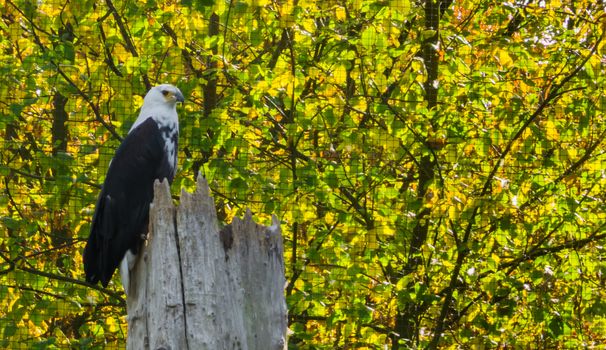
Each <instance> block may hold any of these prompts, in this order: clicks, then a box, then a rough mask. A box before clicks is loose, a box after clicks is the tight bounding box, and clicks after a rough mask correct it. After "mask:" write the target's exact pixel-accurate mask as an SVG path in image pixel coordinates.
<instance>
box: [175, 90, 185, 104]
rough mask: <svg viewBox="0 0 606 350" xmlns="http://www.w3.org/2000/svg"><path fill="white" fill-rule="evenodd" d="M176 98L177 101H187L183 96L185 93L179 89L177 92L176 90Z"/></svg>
mask: <svg viewBox="0 0 606 350" xmlns="http://www.w3.org/2000/svg"><path fill="white" fill-rule="evenodd" d="M175 99H176V100H177V102H181V103H183V102H185V97H183V93H181V90H179V89H177V92H175Z"/></svg>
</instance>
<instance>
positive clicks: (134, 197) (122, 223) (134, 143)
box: [83, 84, 184, 295]
mask: <svg viewBox="0 0 606 350" xmlns="http://www.w3.org/2000/svg"><path fill="white" fill-rule="evenodd" d="M183 101H184V98H183V94H182V93H181V91H180V90H179V89H178V88H177V87H175V86H173V85H169V84H162V85H158V86H155V87H153V88H151V89H150V90H149V91H148V93H147V95H145V98H144V99H143V106H142V107H141V111H140V113H139V117H138V118H137V119H136V120H135V123H134V124H133V125H132V127H131V128H130V131H129V132H128V135H127V136H126V137H125V138H124V140H123V141H122V144H120V146H119V147H118V149H117V151H116V154H115V155H114V157H113V159H112V160H111V161H110V164H109V169H108V171H107V175H106V177H105V182H104V183H103V187H102V188H101V192H100V194H99V197H98V199H97V205H96V208H95V213H94V215H93V220H92V225H91V230H90V236H89V237H88V241H87V243H86V247H85V248H84V254H83V262H84V272H85V275H86V281H87V282H88V283H91V284H93V285H94V284H97V283H98V282H101V284H102V285H103V286H104V287H107V285H108V283H109V281H110V280H111V278H112V275H113V274H114V271H115V270H116V268H118V266H120V274H121V276H122V286H123V288H124V291H125V293H126V294H127V295H128V287H129V283H130V279H129V271H130V269H132V267H133V265H134V263H135V256H136V254H137V253H138V251H139V249H140V247H141V244H142V242H143V240H144V239H145V237H146V235H147V229H148V220H149V205H150V203H151V202H152V201H153V198H154V189H153V185H154V181H155V180H156V179H158V180H160V181H162V180H163V179H168V182H169V183H171V182H172V180H173V178H174V176H175V170H176V167H177V145H178V138H179V119H178V116H177V107H176V105H177V102H183Z"/></svg>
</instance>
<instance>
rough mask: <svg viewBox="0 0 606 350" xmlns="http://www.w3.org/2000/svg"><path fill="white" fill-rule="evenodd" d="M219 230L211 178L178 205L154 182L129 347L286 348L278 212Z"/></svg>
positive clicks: (135, 279)
mask: <svg viewBox="0 0 606 350" xmlns="http://www.w3.org/2000/svg"><path fill="white" fill-rule="evenodd" d="M272 221H273V223H272V226H270V227H265V226H261V225H258V224H256V223H255V222H253V221H252V215H251V213H250V211H247V213H246V215H245V217H244V220H240V219H237V218H236V219H234V221H233V222H232V223H231V224H230V225H228V226H226V227H224V228H223V229H219V225H218V221H217V214H216V211H215V206H214V202H213V199H212V197H210V195H209V188H208V184H207V182H206V180H205V179H204V178H203V177H202V176H199V177H198V183H197V190H196V192H195V193H193V194H190V193H187V192H185V191H182V193H181V204H180V205H179V206H178V207H177V208H175V207H174V206H173V203H172V200H171V196H170V189H169V186H168V183H167V182H166V181H164V182H161V183H160V182H158V181H156V183H155V184H154V202H153V203H152V205H151V209H150V226H149V236H148V240H147V244H146V245H145V246H144V247H143V248H142V249H141V252H140V254H139V255H138V261H137V263H136V265H135V267H134V268H133V270H132V271H131V274H130V275H131V282H130V288H129V291H130V294H129V295H128V297H127V309H128V327H129V332H128V341H127V349H131V350H138V349H172V350H181V349H191V350H204V349H213V350H215V349H229V350H232V349H244V350H248V349H250V350H255V349H259V350H266V349H269V350H271V349H285V348H286V331H287V309H286V302H285V298H284V286H285V277H284V257H283V244H282V236H281V233H280V226H279V222H278V220H277V218H276V217H275V216H274V217H273V219H272Z"/></svg>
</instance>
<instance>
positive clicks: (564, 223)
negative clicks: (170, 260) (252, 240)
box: [0, 0, 606, 349]
mask: <svg viewBox="0 0 606 350" xmlns="http://www.w3.org/2000/svg"><path fill="white" fill-rule="evenodd" d="M419 5H422V6H419ZM441 5H442V6H441V7H440V6H436V5H435V4H434V3H433V2H432V1H429V0H428V1H425V2H420V3H413V2H409V1H373V0H355V1H354V0H352V1H349V0H347V1H341V2H335V1H325V2H319V1H308V0H303V1H282V2H270V1H267V0H254V1H204V2H198V1H181V2H178V1H177V2H175V1H172V2H171V1H168V2H158V1H148V2H146V3H138V2H126V1H124V2H122V1H121V2H119V1H115V2H114V1H110V0H105V1H85V0H80V1H70V2H61V3H59V2H53V1H50V2H47V1H42V2H40V1H39V2H34V1H28V0H11V1H5V2H3V3H1V4H0V7H1V8H2V13H3V15H2V17H1V19H0V32H1V34H2V35H0V56H1V57H0V72H1V74H0V135H1V136H2V139H3V140H4V141H3V142H2V144H1V145H2V146H1V147H2V148H1V149H2V152H1V153H0V180H2V181H1V182H0V186H1V187H2V191H1V193H0V228H1V230H0V305H2V306H1V307H0V315H1V319H2V322H0V339H1V340H0V347H3V348H4V347H8V348H28V349H30V348H50V349H52V348H86V349H88V348H92V349H96V348H99V349H101V348H118V347H122V346H123V344H124V340H125V337H126V332H127V327H126V318H125V307H124V298H123V296H122V290H121V287H120V286H119V283H117V282H116V283H112V284H111V285H110V286H109V288H108V289H104V288H99V287H97V288H95V289H92V288H90V287H88V286H86V285H85V284H84V283H83V282H82V277H83V272H82V268H81V255H80V253H81V251H82V249H83V246H84V241H85V239H86V237H87V235H88V231H89V228H90V219H91V216H92V212H93V210H94V207H93V206H94V203H95V199H96V196H97V193H98V191H99V184H100V183H101V182H102V180H103V176H104V174H105V171H106V170H107V165H108V163H109V161H110V159H111V156H112V154H113V152H114V149H115V148H116V147H117V145H118V144H119V142H120V138H121V136H122V135H124V134H125V133H126V132H127V131H128V128H129V126H130V125H131V124H132V122H133V121H134V119H135V116H136V114H137V110H138V107H139V106H140V105H141V102H142V96H143V95H144V94H145V92H146V90H147V88H148V87H149V85H153V84H156V83H162V82H169V83H173V84H176V85H178V86H179V87H180V88H181V90H182V91H183V92H184V94H185V95H186V96H187V101H186V103H185V104H184V106H183V107H180V110H179V114H180V126H181V136H180V144H181V147H180V154H179V164H180V165H179V166H180V168H179V170H178V173H177V178H176V179H175V182H174V184H173V191H174V193H175V194H178V193H179V191H180V189H181V188H185V189H188V190H191V189H192V187H193V186H194V178H195V175H196V173H197V172H198V171H200V172H202V173H203V174H205V176H206V177H207V179H208V180H209V182H210V184H211V188H212V190H213V192H214V195H215V199H216V201H217V204H218V214H219V216H220V218H221V219H222V220H224V221H225V222H230V221H231V219H232V218H233V217H234V216H236V215H239V216H241V215H242V214H243V213H244V211H245V209H246V208H247V207H250V208H251V209H252V210H253V213H254V214H255V216H256V217H257V218H258V220H260V221H266V222H269V218H270V215H271V214H272V213H275V214H277V215H278V216H279V217H280V220H281V222H282V227H283V231H284V235H285V240H286V241H285V242H286V246H285V249H286V250H285V257H286V262H287V266H286V270H287V271H286V272H287V280H288V285H287V287H286V295H287V302H288V305H289V322H290V329H291V330H292V332H293V333H292V335H291V337H290V340H289V344H290V346H291V347H292V348H296V349H299V348H300V349H316V348H317V349H324V348H338V349H345V348H373V349H374V348H383V347H384V346H385V345H387V346H389V347H391V348H393V349H397V348H398V347H404V348H407V347H411V348H414V347H421V348H424V347H434V348H436V347H438V346H440V347H444V348H457V347H464V348H467V347H470V348H471V347H478V348H496V347H504V348H510V347H523V348H526V347H537V348H552V347H570V348H576V347H580V346H592V345H595V344H600V343H603V342H605V341H606V339H604V330H605V328H604V327H605V326H604V325H605V321H606V318H605V315H606V305H605V304H604V303H603V302H602V301H601V300H602V299H603V298H604V292H603V288H602V285H603V284H604V277H603V276H604V273H605V272H606V264H604V263H603V261H604V257H605V256H606V253H605V252H604V248H603V245H604V240H605V237H606V234H605V233H604V226H605V225H606V215H605V213H604V208H605V206H604V193H605V186H606V180H605V176H604V170H603V169H604V161H605V159H604V154H605V153H606V152H605V151H606V146H605V145H604V144H603V142H602V140H604V138H605V137H604V136H606V130H604V126H603V125H604V122H605V120H604V112H605V106H606V100H605V99H604V86H605V83H606V82H605V81H604V79H605V78H604V77H606V74H605V73H606V72H604V64H603V63H604V49H603V43H602V41H603V36H604V27H605V26H604V18H606V17H605V14H604V10H603V9H602V8H600V6H599V5H597V4H594V3H592V2H589V1H581V2H579V1H575V2H574V3H573V2H569V3H568V2H557V4H556V3H555V2H550V3H549V4H547V5H538V4H534V3H532V2H531V3H529V4H528V5H523V4H522V3H519V4H510V3H507V4H497V3H494V2H490V1H483V2H465V1H463V2H456V3H454V4H453V3H451V2H450V1H442V2H441ZM432 23H434V24H435V25H434V24H432ZM62 101H64V102H63V103H62ZM177 199H178V198H177Z"/></svg>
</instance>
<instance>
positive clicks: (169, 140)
mask: <svg viewBox="0 0 606 350" xmlns="http://www.w3.org/2000/svg"><path fill="white" fill-rule="evenodd" d="M156 122H157V123H158V129H159V130H160V134H161V135H162V139H163V140H164V153H165V154H166V156H167V158H168V163H169V164H170V165H171V167H172V168H173V170H174V169H176V168H177V139H178V138H179V125H178V124H177V123H176V122H175V121H171V120H169V121H159V120H156Z"/></svg>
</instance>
